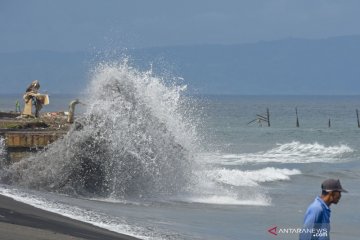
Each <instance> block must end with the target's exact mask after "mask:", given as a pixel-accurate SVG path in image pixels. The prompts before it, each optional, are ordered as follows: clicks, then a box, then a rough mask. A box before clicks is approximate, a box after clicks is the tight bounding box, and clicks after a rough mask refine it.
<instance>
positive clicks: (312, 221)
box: [299, 179, 347, 240]
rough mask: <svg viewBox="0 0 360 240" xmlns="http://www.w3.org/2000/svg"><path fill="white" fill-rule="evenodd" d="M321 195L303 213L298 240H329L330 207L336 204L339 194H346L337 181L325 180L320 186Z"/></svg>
mask: <svg viewBox="0 0 360 240" xmlns="http://www.w3.org/2000/svg"><path fill="white" fill-rule="evenodd" d="M321 189H322V193H321V196H320V197H316V198H315V201H314V202H313V203H312V204H310V206H309V208H308V209H307V211H306V213H305V218H304V227H303V229H302V232H301V233H300V238H299V239H300V240H329V239H330V213H331V210H330V205H331V204H333V203H334V204H337V203H338V202H339V201H340V198H341V192H347V191H346V190H345V189H343V188H342V187H341V184H340V180H339V179H327V180H325V181H324V182H323V183H322V184H321Z"/></svg>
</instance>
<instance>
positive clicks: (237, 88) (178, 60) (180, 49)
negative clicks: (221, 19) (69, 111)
mask: <svg viewBox="0 0 360 240" xmlns="http://www.w3.org/2000/svg"><path fill="white" fill-rule="evenodd" d="M126 55H128V56H130V57H129V58H130V62H132V63H133V64H134V65H136V66H137V67H138V68H140V69H149V68H150V64H152V66H153V70H154V72H155V73H159V74H161V75H170V76H178V77H183V78H184V79H185V83H187V84H188V86H189V89H190V92H192V93H201V94H360V81H359V78H360V67H359V64H360V36H347V37H337V38H329V39H322V40H304V39H286V40H281V41H272V42H259V43H253V44H241V45H200V46H173V47H161V48H147V49H135V50H128V51H127V52H126ZM112 58H114V57H112ZM94 59H95V58H94V57H92V55H91V54H88V53H83V52H77V53H66V52H48V51H32V52H18V53H0V82H1V85H2V87H1V88H0V93H5V92H19V89H20V92H22V91H23V90H24V89H25V88H26V86H27V84H28V83H29V82H31V81H32V80H33V79H39V80H40V81H41V82H44V84H43V86H44V88H47V89H48V90H49V91H50V92H71V93H73V92H77V91H81V90H82V89H83V88H84V85H86V82H87V78H88V72H89V69H91V66H92V64H93V63H94V62H96V60H94ZM45 82H46V84H45ZM45 86H46V87H45Z"/></svg>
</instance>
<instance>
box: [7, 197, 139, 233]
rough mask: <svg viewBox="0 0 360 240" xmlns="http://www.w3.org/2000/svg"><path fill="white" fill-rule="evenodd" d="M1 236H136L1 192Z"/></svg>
mask: <svg viewBox="0 0 360 240" xmlns="http://www.w3.org/2000/svg"><path fill="white" fill-rule="evenodd" d="M0 236H1V237H0V238H1V240H10V239H11V240H35V239H36V240H41V239H44V240H45V239H46V240H52V239H56V240H57V239H62V240H67V239H99V240H110V239H124V240H127V239H129V240H130V239H131V240H133V239H136V238H133V237H129V236H126V235H123V234H118V233H114V232H111V231H108V230H105V229H102V228H99V227H95V226H93V225H91V224H87V223H83V222H80V221H76V220H73V219H70V218H67V217H64V216H61V215H59V214H55V213H51V212H47V211H44V210H41V209H38V208H35V207H32V206H30V205H27V204H24V203H21V202H17V201H15V200H13V199H11V198H8V197H5V196H2V195H0Z"/></svg>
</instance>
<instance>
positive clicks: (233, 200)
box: [187, 195, 270, 206]
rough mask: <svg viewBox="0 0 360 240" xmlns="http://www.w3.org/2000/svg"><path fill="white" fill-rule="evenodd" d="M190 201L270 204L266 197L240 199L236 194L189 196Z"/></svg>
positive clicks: (226, 203) (221, 203)
mask: <svg viewBox="0 0 360 240" xmlns="http://www.w3.org/2000/svg"><path fill="white" fill-rule="evenodd" d="M187 201H188V202H193V203H205V204H214V205H249V206H269V205H270V199H268V198H265V197H261V196H259V197H257V198H255V199H243V200H242V199H238V198H237V197H234V196H218V195H212V196H198V197H195V196H194V197H190V198H187Z"/></svg>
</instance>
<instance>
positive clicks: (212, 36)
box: [0, 0, 360, 52]
mask: <svg viewBox="0 0 360 240" xmlns="http://www.w3.org/2000/svg"><path fill="white" fill-rule="evenodd" d="M359 9H360V1H358V0H346V1H344V0H246V1H243V0H221V1H220V0H181V1H175V0H57V1H55V0H53V1H51V0H0V52H12V51H23V50H53V51H84V50H85V51H92V50H94V49H100V50H101V49H106V48H146V47H161V46H174V45H194V44H196V45H202V44H239V43H253V42H259V41H272V40H279V39H287V38H307V39H323V38H328V37H335V36H344V35H359V34H360V27H359V26H358V25H359V23H360V14H359V13H358V10H359Z"/></svg>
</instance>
